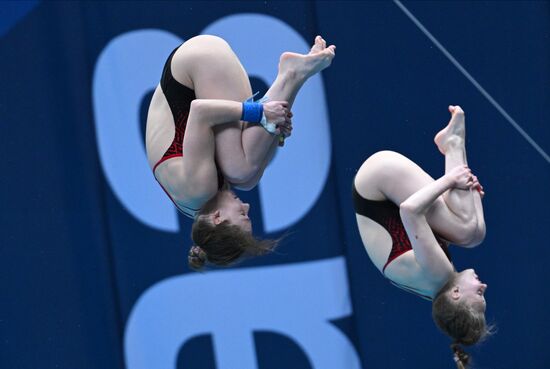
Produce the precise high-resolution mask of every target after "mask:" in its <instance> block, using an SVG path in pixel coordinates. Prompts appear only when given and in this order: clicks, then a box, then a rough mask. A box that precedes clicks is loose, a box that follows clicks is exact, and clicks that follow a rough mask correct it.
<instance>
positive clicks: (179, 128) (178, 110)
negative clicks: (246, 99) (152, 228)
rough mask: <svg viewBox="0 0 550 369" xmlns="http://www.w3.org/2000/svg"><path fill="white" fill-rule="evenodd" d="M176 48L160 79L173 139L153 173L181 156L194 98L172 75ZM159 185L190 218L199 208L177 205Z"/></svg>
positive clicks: (220, 183) (221, 184)
mask: <svg viewBox="0 0 550 369" xmlns="http://www.w3.org/2000/svg"><path fill="white" fill-rule="evenodd" d="M178 48H179V47H178ZM178 48H175V49H174V51H172V53H171V54H170V56H169V57H168V60H167V61H166V63H165V64H164V69H163V71H162V77H161V80H160V87H161V89H162V92H163V93H164V96H165V97H166V100H167V102H168V106H170V111H171V112H172V117H173V118H174V124H175V128H176V131H175V134H174V139H173V140H172V144H171V145H170V146H169V147H168V149H167V150H166V152H165V153H164V155H162V158H160V160H159V161H158V162H157V163H156V164H155V166H154V167H153V173H155V170H156V169H157V167H158V166H159V165H160V164H161V163H163V162H164V161H166V160H168V159H172V158H176V157H181V156H183V137H184V136H185V128H186V127H187V119H188V117H189V111H190V110H191V101H193V100H195V99H196V96H195V91H193V90H192V89H190V88H189V87H187V86H185V85H183V84H181V83H179V82H178V81H176V79H175V78H174V76H173V75H172V68H171V66H172V58H173V56H174V54H175V53H176V51H177V50H178ZM217 172H218V178H217V180H218V189H222V188H223V186H224V182H225V180H224V177H223V174H222V173H221V171H220V170H219V169H218V170H217ZM155 179H156V176H155ZM157 181H158V180H157ZM159 184H160V182H159ZM160 186H161V187H162V189H163V190H164V192H166V194H167V195H168V197H169V198H170V200H172V202H173V203H174V205H176V207H177V208H178V210H179V211H181V212H182V213H183V214H184V215H186V216H188V217H190V218H194V216H195V214H196V213H197V212H198V211H199V210H200V209H193V208H189V207H185V206H181V205H178V204H177V203H176V202H175V201H174V199H173V198H172V196H170V194H169V193H168V191H166V189H165V188H164V186H162V184H160Z"/></svg>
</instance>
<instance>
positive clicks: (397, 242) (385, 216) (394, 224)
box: [352, 184, 451, 300]
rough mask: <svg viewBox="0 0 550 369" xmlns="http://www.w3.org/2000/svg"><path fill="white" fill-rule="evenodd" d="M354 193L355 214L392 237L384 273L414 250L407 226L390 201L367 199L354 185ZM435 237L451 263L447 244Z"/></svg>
mask: <svg viewBox="0 0 550 369" xmlns="http://www.w3.org/2000/svg"><path fill="white" fill-rule="evenodd" d="M352 191H353V205H354V207H355V212H356V213H357V214H360V215H363V216H366V217H367V218H370V219H372V220H373V221H375V222H376V223H378V224H380V225H381V226H382V227H384V229H385V230H386V231H387V232H388V233H389V234H390V236H391V239H392V249H391V251H390V255H389V256H388V260H387V261H386V264H384V267H383V268H382V273H384V272H385V270H386V268H387V267H388V265H389V264H390V263H391V262H392V261H394V260H395V259H396V258H397V257H399V256H401V255H403V254H404V253H406V252H407V251H409V250H412V245H411V241H410V240H409V237H408V236H407V232H406V230H405V226H404V225H403V222H402V221H401V216H400V215H399V207H398V206H397V205H395V204H394V203H393V202H391V201H389V200H385V201H374V200H368V199H365V198H364V197H362V196H361V195H360V194H359V193H358V192H357V189H356V188H355V184H354V185H353V189H352ZM434 236H435V239H436V240H437V242H438V243H439V246H441V249H442V250H443V252H444V253H445V255H446V256H447V258H448V259H449V261H450V260H451V255H450V253H449V250H448V244H447V242H445V241H444V240H443V239H442V238H441V237H439V236H438V235H436V234H435V233H434ZM390 281H391V280H390ZM391 283H392V284H393V285H395V286H397V287H399V288H401V289H403V290H405V291H407V292H410V293H413V294H415V295H417V296H420V297H422V298H424V299H426V300H431V298H430V297H429V296H426V295H423V294H421V293H419V292H418V291H416V290H415V289H414V288H412V287H408V286H405V285H402V284H399V283H396V282H394V281H391Z"/></svg>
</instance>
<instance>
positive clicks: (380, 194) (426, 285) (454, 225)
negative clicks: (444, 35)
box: [353, 106, 490, 369]
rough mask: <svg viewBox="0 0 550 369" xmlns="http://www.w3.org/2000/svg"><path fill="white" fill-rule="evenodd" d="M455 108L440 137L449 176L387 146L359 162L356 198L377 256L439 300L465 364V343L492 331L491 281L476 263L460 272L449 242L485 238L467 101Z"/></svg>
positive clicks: (388, 273)
mask: <svg viewBox="0 0 550 369" xmlns="http://www.w3.org/2000/svg"><path fill="white" fill-rule="evenodd" d="M449 111H450V113H451V120H450V122H449V124H448V125H447V126H446V127H445V128H444V129H443V130H442V131H440V132H439V133H438V134H437V135H436V136H435V140H434V141H435V143H436V145H437V147H438V148H439V151H440V152H441V153H442V154H443V155H445V175H443V176H442V177H441V178H439V179H437V180H434V179H432V178H431V177H430V176H429V175H428V174H427V173H426V172H424V171H423V170H422V169H421V168H420V167H419V166H418V165H416V164H415V163H413V162H412V161H411V160H409V159H407V158H406V157H404V156H402V155H400V154H398V153H395V152H391V151H381V152H378V153H376V154H374V155H372V156H371V157H369V158H368V159H367V160H366V161H365V162H364V163H363V165H362V166H361V168H360V169H359V171H358V173H357V175H356V177H355V180H354V185H353V198H354V205H355V211H356V217H357V225H358V227H359V232H360V234H361V239H362V241H363V244H364V246H365V248H366V250H367V253H368V255H369V257H370V259H371V260H372V262H373V263H374V264H375V266H376V267H377V268H378V269H379V270H380V272H382V274H383V275H384V276H385V277H386V278H388V279H389V280H390V281H391V282H392V283H393V284H394V285H396V286H397V287H399V288H402V289H404V290H406V291H408V292H411V293H413V294H416V295H418V296H420V297H422V298H425V299H427V300H431V301H432V316H433V319H434V321H435V323H436V324H437V326H438V327H439V328H440V329H441V330H442V331H443V332H445V333H446V334H447V335H449V336H450V337H451V338H452V339H453V341H454V342H453V344H452V345H451V348H452V350H453V352H454V359H455V361H456V363H457V367H458V368H459V369H462V368H464V367H465V366H466V365H467V364H468V360H469V358H468V355H467V354H466V353H465V352H464V351H463V350H462V349H461V348H460V345H461V344H463V345H472V344H475V343H476V342H478V341H480V340H481V339H482V338H483V337H485V336H486V335H488V334H489V333H490V329H489V328H488V327H487V325H486V322H485V308H486V302H485V298H484V293H485V289H486V288H487V285H486V284H484V283H482V282H481V281H480V280H479V277H478V276H477V274H476V273H475V271H474V270H473V269H467V270H464V271H461V272H457V271H456V270H455V269H454V266H453V264H452V263H451V259H450V254H449V252H448V249H447V248H448V245H449V243H453V244H456V245H460V246H463V247H474V246H477V245H478V244H479V243H481V242H482V241H483V239H484V238H485V221H484V218H483V207H482V204H481V199H482V197H483V195H484V192H483V187H482V186H481V185H480V184H479V181H478V180H477V177H476V176H474V175H472V173H471V171H470V169H469V168H468V167H467V162H466V149H465V119H464V112H463V111H462V109H461V108H460V107H459V106H449Z"/></svg>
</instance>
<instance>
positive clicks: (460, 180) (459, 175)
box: [445, 165, 474, 190]
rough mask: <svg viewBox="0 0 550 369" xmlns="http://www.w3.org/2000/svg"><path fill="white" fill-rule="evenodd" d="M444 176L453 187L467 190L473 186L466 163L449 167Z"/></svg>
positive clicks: (470, 172) (471, 176)
mask: <svg viewBox="0 0 550 369" xmlns="http://www.w3.org/2000/svg"><path fill="white" fill-rule="evenodd" d="M445 176H446V177H447V178H449V180H450V181H451V184H452V187H453V188H458V189H461V190H469V189H471V188H472V187H473V184H474V180H473V175H472V171H471V170H470V168H468V166H467V165H459V166H458V167H455V168H453V169H451V171H450V172H449V173H447V174H445Z"/></svg>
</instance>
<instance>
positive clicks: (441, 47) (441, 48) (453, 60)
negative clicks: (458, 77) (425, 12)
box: [393, 0, 550, 164]
mask: <svg viewBox="0 0 550 369" xmlns="http://www.w3.org/2000/svg"><path fill="white" fill-rule="evenodd" d="M393 2H394V3H395V4H396V5H397V6H398V7H399V8H400V9H401V10H402V11H403V13H405V15H406V16H407V17H409V19H410V20H411V21H412V22H413V23H414V24H415V25H416V26H417V27H418V28H419V29H420V30H421V31H422V33H424V34H425V35H426V36H427V37H428V38H429V39H430V41H432V42H433V43H434V45H435V46H437V48H438V49H439V50H440V51H441V52H442V53H443V54H444V55H445V56H446V57H447V59H449V60H450V61H451V63H453V64H454V66H455V67H457V69H458V70H459V71H460V72H462V74H463V75H464V76H465V77H466V78H467V79H468V80H469V81H470V82H471V83H472V84H473V85H474V86H475V87H476V88H477V89H478V91H479V92H481V94H482V95H483V96H485V98H486V99H487V100H489V102H490V103H491V104H493V106H494V107H495V108H496V109H497V110H498V111H499V112H500V114H502V115H503V116H504V118H506V120H507V121H508V123H510V124H511V125H512V127H514V128H515V129H516V130H517V131H518V132H519V134H520V135H522V136H523V138H525V139H526V140H527V142H529V143H530V144H531V146H533V148H534V149H535V150H537V151H538V153H539V154H540V155H542V157H543V158H544V159H545V160H546V161H547V162H548V163H549V164H550V156H548V154H547V153H546V152H545V151H544V150H543V149H542V148H541V147H540V146H539V145H538V144H537V143H536V142H535V140H533V139H532V138H531V136H529V135H528V134H527V132H525V131H524V130H523V128H521V126H520V125H519V124H518V123H517V122H516V121H515V120H514V119H513V118H512V117H511V116H510V115H509V114H508V113H507V112H506V111H505V110H504V109H503V108H502V106H500V104H499V103H497V102H496V100H495V99H493V97H492V96H491V95H489V93H488V92H487V91H486V90H485V89H484V88H483V87H482V86H481V85H480V84H479V83H478V82H477V81H476V80H475V79H474V77H472V75H471V74H470V73H468V71H467V70H466V69H465V68H464V67H463V66H462V65H461V64H460V63H459V62H458V61H457V60H456V59H455V58H454V57H453V56H452V55H451V53H450V52H448V51H447V49H445V47H444V46H443V45H441V43H440V42H439V41H437V39H436V38H435V37H434V36H433V35H432V34H431V33H430V31H428V30H427V29H426V27H424V25H423V24H422V23H420V21H419V20H418V19H416V17H415V16H414V15H413V14H412V13H411V12H410V11H409V9H407V8H406V7H405V5H403V4H401V2H400V1H399V0H393Z"/></svg>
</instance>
